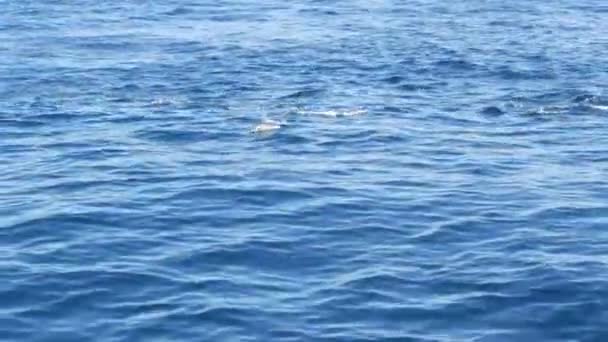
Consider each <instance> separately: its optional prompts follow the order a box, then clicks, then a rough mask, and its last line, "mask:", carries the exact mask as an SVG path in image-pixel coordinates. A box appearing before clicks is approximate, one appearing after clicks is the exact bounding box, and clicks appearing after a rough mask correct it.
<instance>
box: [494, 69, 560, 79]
mask: <svg viewBox="0 0 608 342" xmlns="http://www.w3.org/2000/svg"><path fill="white" fill-rule="evenodd" d="M493 73H494V74H495V75H497V76H499V77H500V78H502V79H505V80H515V81H517V80H548V79H555V78H556V75H555V73H554V72H553V71H552V70H548V69H542V70H521V69H517V68H513V67H510V66H501V67H499V68H497V69H496V70H495V71H494V72H493Z"/></svg>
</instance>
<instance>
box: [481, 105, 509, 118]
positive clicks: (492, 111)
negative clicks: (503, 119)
mask: <svg viewBox="0 0 608 342" xmlns="http://www.w3.org/2000/svg"><path fill="white" fill-rule="evenodd" d="M481 114H483V115H488V116H500V115H503V114H504V112H503V111H502V110H501V109H500V108H498V107H495V106H489V107H485V108H483V109H482V110H481Z"/></svg>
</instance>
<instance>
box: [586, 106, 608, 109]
mask: <svg viewBox="0 0 608 342" xmlns="http://www.w3.org/2000/svg"><path fill="white" fill-rule="evenodd" d="M589 107H591V108H595V109H599V110H608V106H600V105H589Z"/></svg>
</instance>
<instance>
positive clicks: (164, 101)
mask: <svg viewBox="0 0 608 342" xmlns="http://www.w3.org/2000/svg"><path fill="white" fill-rule="evenodd" d="M176 102H177V101H176V100H175V99H172V98H167V97H161V98H157V99H154V100H153V101H152V102H150V105H151V106H154V107H161V106H169V105H173V104H175V103H176Z"/></svg>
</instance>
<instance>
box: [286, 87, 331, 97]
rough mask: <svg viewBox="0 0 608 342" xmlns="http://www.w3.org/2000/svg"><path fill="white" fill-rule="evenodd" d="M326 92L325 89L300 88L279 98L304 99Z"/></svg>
mask: <svg viewBox="0 0 608 342" xmlns="http://www.w3.org/2000/svg"><path fill="white" fill-rule="evenodd" d="M323 93H325V89H304V90H298V91H296V92H293V93H291V94H288V95H284V96H281V97H279V99H302V98H309V97H317V96H319V95H322V94H323Z"/></svg>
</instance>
